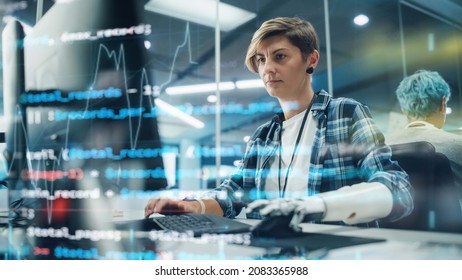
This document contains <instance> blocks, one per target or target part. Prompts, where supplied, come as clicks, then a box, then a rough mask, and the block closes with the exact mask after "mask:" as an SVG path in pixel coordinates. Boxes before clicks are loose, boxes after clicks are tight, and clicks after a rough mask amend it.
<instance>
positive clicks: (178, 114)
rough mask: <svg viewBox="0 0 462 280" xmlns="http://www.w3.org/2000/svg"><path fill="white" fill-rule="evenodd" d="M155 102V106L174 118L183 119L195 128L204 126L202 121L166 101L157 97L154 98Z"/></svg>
mask: <svg viewBox="0 0 462 280" xmlns="http://www.w3.org/2000/svg"><path fill="white" fill-rule="evenodd" d="M155 102H156V106H157V107H159V109H161V110H162V111H165V112H167V113H168V114H170V115H172V116H174V117H175V118H178V119H180V120H182V121H184V122H185V123H187V124H189V125H192V126H193V127H195V128H204V126H205V124H204V123H203V122H201V121H200V120H198V119H196V118H194V117H193V116H191V115H188V114H186V113H185V112H183V111H181V110H179V109H178V108H175V107H174V106H172V105H170V104H168V103H167V102H165V101H163V100H161V99H159V98H156V99H155Z"/></svg>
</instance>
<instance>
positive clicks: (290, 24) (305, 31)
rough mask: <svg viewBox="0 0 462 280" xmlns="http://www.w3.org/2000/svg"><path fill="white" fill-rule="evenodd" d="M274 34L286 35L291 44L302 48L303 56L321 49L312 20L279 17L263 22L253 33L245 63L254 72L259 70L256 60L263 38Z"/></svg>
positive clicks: (305, 56) (306, 56) (306, 57)
mask: <svg viewBox="0 0 462 280" xmlns="http://www.w3.org/2000/svg"><path fill="white" fill-rule="evenodd" d="M272 36H284V37H286V38H287V39H288V40H289V42H290V43H291V44H293V45H294V46H296V47H297V48H299V49H300V52H301V53H302V57H303V58H304V59H308V56H309V55H310V54H311V53H312V52H313V51H314V50H317V51H319V38H318V34H317V33H316V30H315V29H314V27H313V25H311V23H310V22H308V21H306V20H303V19H301V18H299V17H277V18H274V19H270V20H267V21H265V22H263V24H262V25H261V26H260V28H259V29H258V30H257V31H255V33H254V34H253V37H252V40H251V41H250V44H249V47H248V48H247V54H246V57H245V65H246V66H247V68H248V69H249V70H250V71H251V72H254V73H257V72H258V67H257V64H256V61H255V56H256V54H257V48H258V46H259V45H260V44H261V42H262V41H263V40H265V39H266V38H269V37H272Z"/></svg>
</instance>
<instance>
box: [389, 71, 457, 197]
mask: <svg viewBox="0 0 462 280" xmlns="http://www.w3.org/2000/svg"><path fill="white" fill-rule="evenodd" d="M396 97H397V98H398V102H399V104H400V106H401V111H402V112H403V114H404V115H405V116H406V117H407V119H408V124H407V125H406V126H405V127H404V129H400V130H397V131H395V132H393V133H391V134H389V135H388V136H387V138H386V143H387V144H389V145H391V144H402V143H411V142H418V141H426V142H429V143H431V144H432V145H433V146H434V147H435V150H436V151H437V152H439V153H442V154H444V155H446V157H447V158H448V159H449V161H450V163H451V169H452V171H453V173H454V177H455V179H456V182H457V183H458V185H459V190H460V191H461V192H462V187H461V185H462V137H461V136H460V135H457V134H454V133H450V132H447V131H445V130H443V126H444V123H445V122H446V107H447V103H448V101H449V99H450V98H451V90H450V87H449V85H448V83H447V82H446V81H445V80H444V79H443V77H441V75H440V74H438V72H435V71H429V70H418V71H416V72H415V73H414V74H412V75H410V76H408V77H406V78H404V79H403V80H402V81H401V82H400V84H399V86H398V88H397V89H396Z"/></svg>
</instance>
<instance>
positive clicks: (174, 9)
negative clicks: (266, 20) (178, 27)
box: [144, 0, 257, 31]
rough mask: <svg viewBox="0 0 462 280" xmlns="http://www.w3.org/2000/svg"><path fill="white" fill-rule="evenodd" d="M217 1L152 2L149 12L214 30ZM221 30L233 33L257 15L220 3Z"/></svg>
mask: <svg viewBox="0 0 462 280" xmlns="http://www.w3.org/2000/svg"><path fill="white" fill-rule="evenodd" d="M216 5H217V1H216V0H150V1H149V2H148V3H146V5H145V6H144V8H145V9H146V10H147V11H151V12H154V13H159V14H163V15H166V16H170V17H174V18H179V19H182V20H186V21H190V22H194V23H198V24H202V25H205V26H209V27H212V28H214V27H215V26H216V15H215V11H216ZM218 5H219V12H218V13H219V20H220V30H222V31H231V30H233V29H235V28H236V27H238V26H240V25H242V24H244V23H246V22H247V21H249V20H251V19H253V18H255V17H256V16H257V15H256V14H255V13H252V12H249V11H246V10H243V9H241V8H238V7H235V6H232V5H229V4H226V3H221V2H220V3H219V4H218Z"/></svg>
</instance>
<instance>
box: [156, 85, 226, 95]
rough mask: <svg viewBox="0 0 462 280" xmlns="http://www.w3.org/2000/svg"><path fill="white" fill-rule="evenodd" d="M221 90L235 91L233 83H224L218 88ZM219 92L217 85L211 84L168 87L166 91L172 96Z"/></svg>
mask: <svg viewBox="0 0 462 280" xmlns="http://www.w3.org/2000/svg"><path fill="white" fill-rule="evenodd" d="M218 88H219V90H221V91H225V90H233V89H235V86H234V83H233V82H222V83H220V85H219V86H218ZM216 90H217V84H216V83H210V84H196V85H188V86H178V87H168V88H166V89H165V92H166V93H167V94H170V95H180V94H192V93H201V92H214V91H216Z"/></svg>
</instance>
